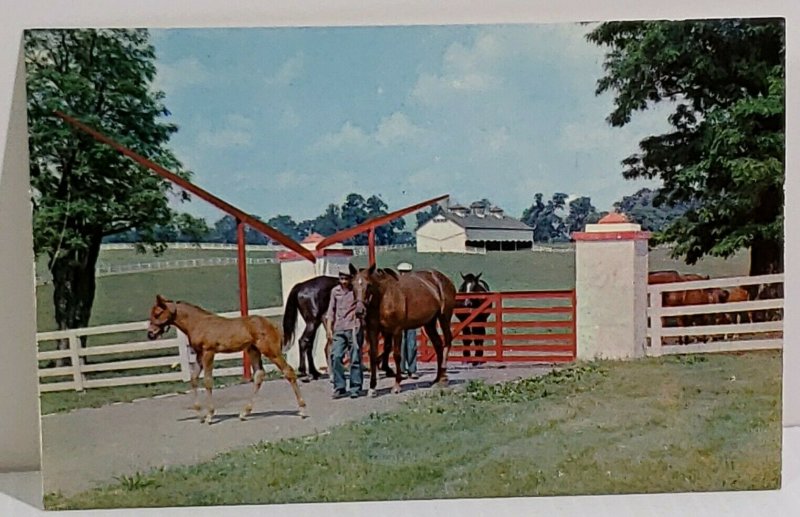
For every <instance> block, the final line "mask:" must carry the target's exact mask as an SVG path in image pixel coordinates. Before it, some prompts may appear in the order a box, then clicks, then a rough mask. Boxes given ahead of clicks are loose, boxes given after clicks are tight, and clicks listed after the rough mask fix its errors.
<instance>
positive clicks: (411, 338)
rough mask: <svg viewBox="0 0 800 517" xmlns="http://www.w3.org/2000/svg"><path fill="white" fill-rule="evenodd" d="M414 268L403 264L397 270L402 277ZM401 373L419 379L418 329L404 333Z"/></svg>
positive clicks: (405, 263) (401, 349) (401, 350)
mask: <svg viewBox="0 0 800 517" xmlns="http://www.w3.org/2000/svg"><path fill="white" fill-rule="evenodd" d="M412 269H414V268H413V266H412V265H411V264H410V263H408V262H401V263H399V264H398V265H397V270H398V271H399V272H400V274H401V275H405V274H407V273H408V272H409V271H411V270H412ZM400 372H401V373H404V374H406V375H408V376H409V377H411V378H412V379H419V375H418V374H417V329H407V330H406V331H405V332H403V343H402V346H401V348H400Z"/></svg>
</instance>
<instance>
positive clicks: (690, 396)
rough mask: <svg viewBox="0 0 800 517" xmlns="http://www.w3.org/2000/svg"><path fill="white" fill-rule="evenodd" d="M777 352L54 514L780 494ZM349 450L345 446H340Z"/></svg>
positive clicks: (436, 397)
mask: <svg viewBox="0 0 800 517" xmlns="http://www.w3.org/2000/svg"><path fill="white" fill-rule="evenodd" d="M780 393H781V354H780V353H779V352H758V353H745V354H718V355H706V356H690V357H664V358H658V359H655V358H649V359H642V360H638V361H630V362H597V363H591V364H582V365H576V366H574V367H572V368H568V369H566V370H562V371H561V372H556V373H553V374H550V375H548V376H545V377H542V378H540V379H535V380H524V381H520V382H511V383H504V384H500V385H496V386H489V385H486V384H483V383H480V382H473V383H471V384H469V385H468V386H467V387H466V389H465V390H455V391H447V392H441V393H435V394H429V395H423V396H419V397H416V398H414V399H412V400H411V401H409V402H407V403H406V404H405V405H404V406H403V407H402V408H401V409H399V410H397V411H395V412H391V413H385V414H373V415H372V416H371V417H369V418H367V419H365V420H362V421H359V422H356V423H352V424H348V425H344V426H340V427H336V428H333V429H331V430H330V433H329V434H325V435H321V436H315V437H305V438H297V439H292V440H286V441H281V442H277V443H272V444H270V443H258V444H254V445H252V446H250V447H248V448H245V449H241V450H238V451H233V452H230V453H225V454H221V455H220V456H218V457H217V458H216V459H215V460H213V461H211V462H208V463H204V464H200V465H196V466H188V467H181V468H172V469H164V470H158V471H153V472H147V473H137V474H135V475H133V476H130V477H124V478H122V479H120V480H118V482H117V483H115V484H113V485H109V486H106V487H101V488H98V489H95V490H92V491H88V492H85V493H81V494H77V495H76V496H74V497H71V498H65V497H62V496H60V495H58V494H49V495H47V496H46V499H45V503H46V508H48V509H75V508H107V507H141V506H151V507H152V506H175V505H177V506H185V505H212V504H213V505H220V504H265V503H287V502H308V501H362V500H387V499H389V500H398V499H430V498H462V497H503V496H537V495H568V494H606V493H643V492H651V493H652V492H673V491H707V490H739V489H774V488H778V487H779V485H780V453H781V450H780V447H781V411H780V408H781V404H780V401H781V396H780ZM343 451H348V452H347V453H343Z"/></svg>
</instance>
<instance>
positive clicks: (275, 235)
mask: <svg viewBox="0 0 800 517" xmlns="http://www.w3.org/2000/svg"><path fill="white" fill-rule="evenodd" d="M54 113H55V114H56V115H57V116H58V117H60V118H62V119H63V120H65V121H66V122H67V123H69V124H71V125H73V126H75V127H76V128H78V129H80V130H81V131H83V132H84V133H87V134H89V135H91V136H92V137H93V138H94V139H95V140H97V141H99V142H101V143H103V144H106V145H108V146H109V147H111V148H113V149H116V150H117V151H119V152H120V153H122V154H124V155H125V156H127V157H129V158H131V159H132V160H133V161H135V162H136V163H138V164H139V165H142V166H143V167H146V168H148V169H150V170H151V171H153V172H154V173H156V174H158V175H159V176H161V177H162V178H165V179H167V180H169V181H171V182H172V183H174V184H176V185H178V186H179V187H181V188H182V189H185V190H188V191H189V192H191V193H192V194H194V195H196V196H197V197H199V198H200V199H203V200H205V201H207V202H209V203H211V204H212V205H214V206H215V207H217V208H219V209H220V210H222V211H223V212H225V213H226V214H228V215H230V216H232V217H234V218H236V240H237V252H238V253H237V255H238V261H237V262H238V268H239V309H240V312H241V314H242V316H247V313H248V303H247V262H246V257H245V233H244V230H245V224H247V225H249V226H251V227H252V228H254V229H255V230H257V231H259V232H261V233H262V234H264V235H266V236H267V237H269V238H270V239H273V240H274V241H277V242H279V243H280V244H282V245H284V246H286V247H287V248H289V249H291V250H292V251H294V252H296V253H297V254H298V255H300V256H301V257H303V258H305V259H307V260H310V261H311V262H316V261H317V259H316V257H315V256H314V254H313V253H312V252H311V251H310V250H308V249H306V248H305V247H304V246H302V245H300V244H299V243H298V242H296V241H295V240H294V239H292V238H291V237H289V236H287V235H284V234H283V233H281V232H279V231H278V230H276V229H275V228H273V227H271V226H269V225H268V224H265V223H263V222H262V221H259V220H258V219H256V218H255V217H253V216H251V215H250V214H248V213H246V212H244V211H242V210H240V209H239V208H237V207H235V206H233V205H231V204H230V203H228V202H226V201H223V200H222V199H220V198H218V197H217V196H215V195H214V194H211V193H210V192H208V191H206V190H203V189H202V188H200V187H198V186H197V185H195V184H194V183H191V182H189V181H186V180H185V179H183V178H181V177H180V176H178V175H177V174H175V173H173V172H170V171H168V170H167V169H165V168H164V167H162V166H160V165H158V164H157V163H154V162H152V161H150V160H148V159H147V158H145V157H144V156H141V155H139V154H137V153H135V152H133V151H131V150H130V149H128V148H127V147H125V146H123V145H121V144H119V143H117V142H116V141H114V140H112V139H111V138H109V137H107V136H106V135H104V134H102V133H100V132H99V131H97V130H95V129H93V128H91V127H89V126H87V125H86V124H84V123H82V122H80V121H78V120H77V119H75V118H73V117H70V116H69V115H67V114H65V113H62V112H60V111H55V112H54ZM242 361H243V363H244V378H245V379H250V360H249V358H248V356H247V353H246V352H244V353H243V354H242Z"/></svg>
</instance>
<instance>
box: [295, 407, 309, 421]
mask: <svg viewBox="0 0 800 517" xmlns="http://www.w3.org/2000/svg"><path fill="white" fill-rule="evenodd" d="M297 414H298V415H300V418H301V419H303V420H305V419H306V418H308V413H306V410H305V409H303V408H300V409H299V410H298V411H297Z"/></svg>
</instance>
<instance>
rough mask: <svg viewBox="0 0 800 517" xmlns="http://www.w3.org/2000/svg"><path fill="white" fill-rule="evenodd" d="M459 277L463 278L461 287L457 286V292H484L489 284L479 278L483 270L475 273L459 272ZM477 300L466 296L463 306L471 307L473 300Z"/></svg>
mask: <svg viewBox="0 0 800 517" xmlns="http://www.w3.org/2000/svg"><path fill="white" fill-rule="evenodd" d="M460 275H461V278H462V279H463V280H464V281H463V282H462V283H461V287H459V288H458V292H460V293H476V292H477V293H485V292H488V291H489V290H490V289H489V284H487V283H486V282H485V281H484V280H481V276H482V275H483V272H480V273H478V274H477V275H475V274H472V273H467V274H466V275H465V274H464V273H460ZM477 301H478V300H477V299H476V300H473V299H472V298H466V299H464V301H463V306H464V307H471V306H472V305H473V304H474V303H475V302H477Z"/></svg>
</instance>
